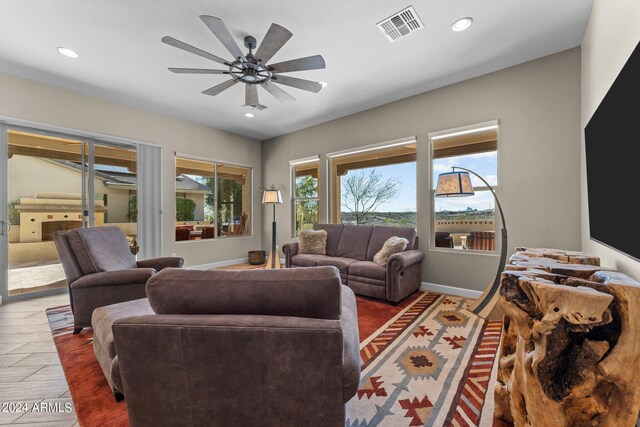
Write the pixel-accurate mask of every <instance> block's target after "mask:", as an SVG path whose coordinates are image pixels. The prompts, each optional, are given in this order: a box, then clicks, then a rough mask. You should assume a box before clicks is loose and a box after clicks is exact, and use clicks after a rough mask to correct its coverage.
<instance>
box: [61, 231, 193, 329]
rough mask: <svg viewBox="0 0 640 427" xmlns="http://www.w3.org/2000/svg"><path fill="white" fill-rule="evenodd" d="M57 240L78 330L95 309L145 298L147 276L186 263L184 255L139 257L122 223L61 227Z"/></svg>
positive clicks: (89, 320) (88, 322) (88, 319)
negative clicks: (72, 228)
mask: <svg viewBox="0 0 640 427" xmlns="http://www.w3.org/2000/svg"><path fill="white" fill-rule="evenodd" d="M53 241H54V243H55V246H56V250H57V251H58V256H59V257H60V262H61V263H62V268H63V269H64V274H65V276H66V278H67V283H68V285H69V299H70V302H71V310H72V311H73V327H74V331H73V333H74V334H77V333H79V332H80V331H81V330H82V328H86V327H90V326H91V315H92V313H93V310H95V309H96V308H97V307H102V306H104V305H110V304H116V303H119V302H123V301H130V300H135V299H139V298H144V297H145V296H146V295H145V290H144V287H145V284H146V283H147V280H148V279H149V278H150V277H152V276H153V275H154V274H156V272H157V271H160V270H162V269H163V268H165V267H182V264H183V262H184V261H183V259H182V258H180V257H164V258H154V259H146V260H141V261H136V257H135V256H134V255H133V254H132V253H131V249H130V248H129V242H128V241H127V238H126V237H125V235H124V233H123V232H122V230H120V229H119V228H118V227H113V226H110V227H95V228H79V229H76V230H72V231H69V232H60V231H57V232H55V233H54V234H53Z"/></svg>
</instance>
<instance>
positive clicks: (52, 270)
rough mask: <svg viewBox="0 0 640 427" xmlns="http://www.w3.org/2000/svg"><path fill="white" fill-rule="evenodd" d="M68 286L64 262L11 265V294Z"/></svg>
mask: <svg viewBox="0 0 640 427" xmlns="http://www.w3.org/2000/svg"><path fill="white" fill-rule="evenodd" d="M61 287H65V288H66V287H67V282H66V280H65V275H64V271H63V270H62V264H60V263H59V262H58V263H52V264H46V265H31V266H24V267H21V266H19V265H18V266H10V267H9V295H18V294H21V293H29V292H35V291H41V290H46V289H53V288H61Z"/></svg>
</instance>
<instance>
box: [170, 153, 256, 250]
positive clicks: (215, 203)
mask: <svg viewBox="0 0 640 427" xmlns="http://www.w3.org/2000/svg"><path fill="white" fill-rule="evenodd" d="M178 158H181V159H185V160H194V161H198V162H204V163H210V164H212V165H213V178H214V183H215V185H214V189H213V190H212V191H213V218H214V221H213V227H214V235H215V238H213V239H200V240H184V241H176V240H175V236H173V243H176V244H183V243H192V242H210V241H216V240H218V239H220V240H227V239H240V238H246V237H253V235H254V234H253V233H254V227H253V224H254V218H253V217H254V215H253V213H254V212H253V211H254V203H253V202H254V200H253V188H254V166H252V165H250V164H247V163H240V162H233V161H229V160H222V159H214V158H208V157H205V156H199V155H194V154H188V153H181V152H177V151H176V152H174V166H173V170H174V174H175V172H176V168H177V161H178ZM219 166H233V167H240V168H246V169H247V170H248V171H249V177H248V180H247V185H248V190H247V192H248V195H249V197H248V202H249V208H248V209H247V210H248V211H249V218H248V221H247V227H248V228H249V233H247V234H242V235H227V236H218V232H219V230H218V221H217V219H218V189H219V188H218V167H219ZM177 194H178V191H177V185H176V180H175V179H174V182H173V200H174V204H175V200H176V198H177ZM173 222H174V223H176V222H177V220H176V219H175V214H174V218H173ZM203 222H206V220H205V221H203Z"/></svg>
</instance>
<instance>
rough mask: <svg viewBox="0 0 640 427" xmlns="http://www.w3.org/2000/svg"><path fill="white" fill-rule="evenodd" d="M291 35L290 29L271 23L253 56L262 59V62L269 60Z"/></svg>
mask: <svg viewBox="0 0 640 427" xmlns="http://www.w3.org/2000/svg"><path fill="white" fill-rule="evenodd" d="M291 36H293V34H292V33H291V31H289V30H287V29H286V28H284V27H282V26H280V25H278V24H271V26H270V27H269V31H267V34H266V35H265V36H264V39H262V43H260V46H259V47H258V50H257V51H256V54H255V57H256V59H259V60H260V61H262V63H263V64H266V63H267V62H269V60H270V59H271V58H273V55H275V54H276V53H277V52H278V51H279V50H280V48H281V47H282V46H284V44H285V43H286V42H287V41H288V40H289V39H290V38H291Z"/></svg>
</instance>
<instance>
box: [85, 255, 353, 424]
mask: <svg viewBox="0 0 640 427" xmlns="http://www.w3.org/2000/svg"><path fill="white" fill-rule="evenodd" d="M146 289H147V295H148V299H141V300H138V301H130V302H127V303H122V304H116V305H112V306H107V307H102V308H99V309H97V310H96V311H95V312H94V314H93V321H94V342H95V341H97V342H98V343H99V345H98V346H96V347H95V348H96V351H98V350H100V351H103V352H104V353H103V354H99V355H97V356H98V359H99V360H100V359H102V360H105V361H107V360H111V362H112V365H111V366H112V368H113V369H111V371H110V375H116V374H117V375H118V376H119V377H118V378H117V379H115V381H112V380H110V382H112V383H114V384H116V388H117V389H119V390H121V391H123V392H124V395H125V397H126V400H127V410H128V413H129V420H130V422H131V425H132V426H152V425H153V426H177V425H179V426H193V425H207V426H235V425H247V426H249V425H261V426H285V425H317V426H343V425H344V416H345V410H344V405H345V403H346V402H347V401H348V400H349V399H351V397H353V396H354V395H355V393H356V391H357V388H358V385H359V381H360V352H359V335H358V321H357V311H356V303H355V296H354V294H353V292H352V291H351V290H350V289H349V288H347V287H345V286H341V283H340V276H339V272H338V270H337V269H335V268H333V267H324V268H314V269H295V270H294V269H289V270H288V269H282V270H247V271H224V270H210V271H199V270H180V269H173V268H170V269H165V270H163V271H162V272H160V273H158V274H157V275H155V276H154V277H153V278H151V279H150V280H149V282H148V283H147V287H146ZM116 348H117V355H116V354H115V350H116ZM109 352H111V353H109ZM111 356H113V357H112V358H111ZM110 358H111V359H110ZM105 374H106V372H105Z"/></svg>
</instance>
